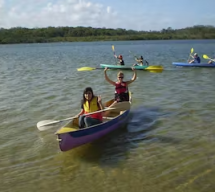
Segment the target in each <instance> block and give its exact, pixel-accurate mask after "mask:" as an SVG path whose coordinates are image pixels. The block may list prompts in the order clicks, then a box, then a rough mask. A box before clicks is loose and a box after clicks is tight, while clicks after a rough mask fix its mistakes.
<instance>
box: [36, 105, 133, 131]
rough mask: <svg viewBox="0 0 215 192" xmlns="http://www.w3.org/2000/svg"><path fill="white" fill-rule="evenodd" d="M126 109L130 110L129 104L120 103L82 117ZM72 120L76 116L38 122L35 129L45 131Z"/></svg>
mask: <svg viewBox="0 0 215 192" xmlns="http://www.w3.org/2000/svg"><path fill="white" fill-rule="evenodd" d="M128 109H130V103H129V102H120V103H117V104H116V105H114V106H113V107H111V108H105V109H102V110H99V111H95V112H92V113H88V114H84V115H92V114H96V113H100V112H104V111H110V110H112V111H125V110H128ZM74 118H77V116H74V117H69V118H66V119H61V120H43V121H39V122H38V123H37V128H38V129H39V130H40V131H45V130H47V129H51V128H53V126H51V125H54V124H57V123H62V122H64V121H68V120H72V119H74Z"/></svg>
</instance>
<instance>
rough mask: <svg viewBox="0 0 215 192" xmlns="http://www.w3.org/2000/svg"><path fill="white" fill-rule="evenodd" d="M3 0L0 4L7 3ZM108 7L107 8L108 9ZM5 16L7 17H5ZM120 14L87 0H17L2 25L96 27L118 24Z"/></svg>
mask: <svg viewBox="0 0 215 192" xmlns="http://www.w3.org/2000/svg"><path fill="white" fill-rule="evenodd" d="M2 2H3V1H2V0H0V6H1V5H2V6H3V3H2ZM104 10H106V11H104ZM3 16H4V17H3ZM116 16H117V13H116V12H114V11H112V9H111V8H110V7H104V5H102V4H99V3H92V2H89V1H87V0H82V1H81V0H66V1H62V0H58V1H56V2H49V1H48V0H44V1H41V0H37V1H36V0H28V1H26V0H23V1H20V0H19V1H17V2H16V1H15V0H14V1H13V5H12V6H10V8H9V9H8V10H7V12H4V15H2V17H1V20H0V27H4V28H11V27H17V26H21V27H28V28H34V27H47V26H55V27H57V26H92V27H114V26H116V24H114V23H116V22H113V21H114V20H115V18H116Z"/></svg>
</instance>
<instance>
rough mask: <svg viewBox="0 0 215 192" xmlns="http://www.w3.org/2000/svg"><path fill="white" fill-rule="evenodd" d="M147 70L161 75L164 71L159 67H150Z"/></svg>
mask: <svg viewBox="0 0 215 192" xmlns="http://www.w3.org/2000/svg"><path fill="white" fill-rule="evenodd" d="M145 70H147V71H150V72H154V73H161V72H162V71H163V67H162V66H159V65H158V66H149V67H147V68H146V69H145Z"/></svg>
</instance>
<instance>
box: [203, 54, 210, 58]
mask: <svg viewBox="0 0 215 192" xmlns="http://www.w3.org/2000/svg"><path fill="white" fill-rule="evenodd" d="M203 58H204V59H211V58H210V57H208V56H207V55H203Z"/></svg>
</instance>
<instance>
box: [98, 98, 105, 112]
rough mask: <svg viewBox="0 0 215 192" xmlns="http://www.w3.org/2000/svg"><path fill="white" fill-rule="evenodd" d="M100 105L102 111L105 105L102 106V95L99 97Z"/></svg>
mask: <svg viewBox="0 0 215 192" xmlns="http://www.w3.org/2000/svg"><path fill="white" fill-rule="evenodd" d="M98 105H99V107H100V110H102V109H104V105H103V104H102V98H101V96H100V95H99V96H98Z"/></svg>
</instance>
